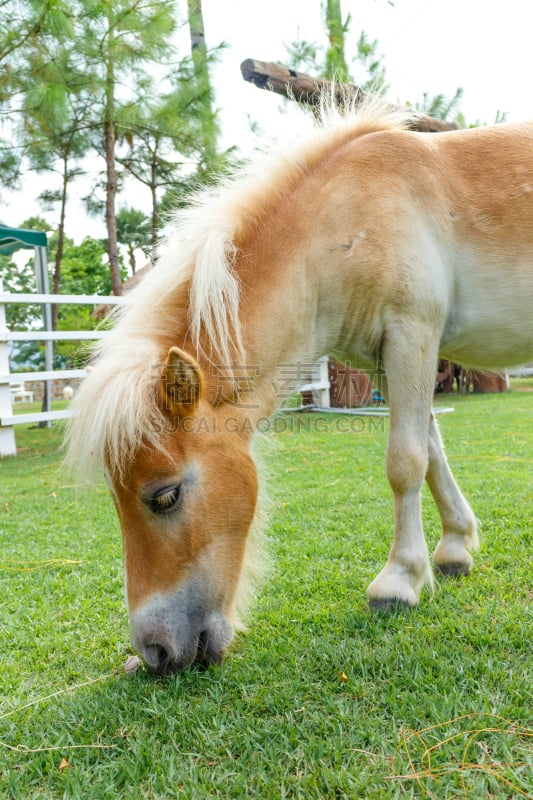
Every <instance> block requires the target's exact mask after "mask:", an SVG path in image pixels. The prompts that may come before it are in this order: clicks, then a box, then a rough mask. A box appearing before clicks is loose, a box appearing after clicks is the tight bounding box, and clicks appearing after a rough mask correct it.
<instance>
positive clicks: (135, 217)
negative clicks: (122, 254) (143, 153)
mask: <svg viewBox="0 0 533 800" xmlns="http://www.w3.org/2000/svg"><path fill="white" fill-rule="evenodd" d="M117 239H118V241H119V242H120V243H121V244H123V245H125V247H126V249H127V251H128V259H129V264H130V268H131V271H132V273H135V271H136V269H137V263H136V260H135V250H136V249H139V250H142V251H143V253H144V255H145V257H148V254H149V252H150V247H151V222H150V219H149V217H147V216H146V214H145V213H144V212H143V211H140V210H139V209H137V208H130V207H129V206H122V208H120V209H119V210H118V212H117ZM142 266H144V264H143V265H142Z"/></svg>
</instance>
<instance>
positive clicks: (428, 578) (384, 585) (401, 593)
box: [367, 563, 433, 608]
mask: <svg viewBox="0 0 533 800" xmlns="http://www.w3.org/2000/svg"><path fill="white" fill-rule="evenodd" d="M426 583H429V584H430V586H432V585H433V576H432V575H431V571H430V570H429V568H427V569H426V568H424V569H422V570H420V571H419V572H415V571H414V570H413V569H412V568H411V569H408V568H407V567H405V566H403V565H401V564H394V563H388V564H387V565H386V566H385V567H384V568H383V569H382V570H381V572H380V573H379V575H377V576H376V577H375V578H374V580H373V581H372V583H371V584H370V586H369V587H368V591H367V597H368V602H369V605H370V606H371V608H388V607H394V606H404V607H408V608H412V607H413V606H416V605H417V603H418V601H419V599H420V592H421V591H422V587H423V586H424V584H426Z"/></svg>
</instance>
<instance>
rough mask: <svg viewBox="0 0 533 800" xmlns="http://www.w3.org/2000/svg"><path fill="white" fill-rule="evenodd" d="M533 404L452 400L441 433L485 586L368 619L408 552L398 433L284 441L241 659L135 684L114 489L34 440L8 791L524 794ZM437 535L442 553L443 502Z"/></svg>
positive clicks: (333, 419)
mask: <svg viewBox="0 0 533 800" xmlns="http://www.w3.org/2000/svg"><path fill="white" fill-rule="evenodd" d="M524 388H529V389H531V388H532V382H531V381H530V382H529V386H527V387H524ZM531 398H532V395H531V391H529V392H527V391H523V392H519V391H512V392H511V393H509V394H508V395H485V396H476V397H474V396H468V397H454V405H455V407H456V410H455V412H454V413H453V414H447V415H444V416H442V417H441V418H440V419H441V429H442V433H443V436H444V439H445V441H446V443H447V450H448V456H449V460H450V463H451V464H452V467H453V468H454V470H455V472H456V474H457V477H458V479H459V481H460V483H461V485H462V487H463V490H464V491H465V493H466V495H467V496H468V497H469V498H470V499H471V501H472V503H473V505H474V508H475V510H476V513H477V514H478V516H479V517H480V519H481V523H482V533H483V535H482V549H481V552H480V553H479V554H478V555H477V556H476V562H475V567H474V570H473V573H472V575H471V576H469V577H468V578H463V579H458V580H444V579H439V580H438V581H437V584H436V587H435V597H434V598H433V599H432V598H431V597H430V596H429V593H426V594H425V595H424V596H423V598H422V601H421V603H420V605H419V607H417V608H416V609H413V610H412V611H411V612H409V613H400V612H397V613H391V614H385V613H378V612H374V613H369V612H368V610H367V608H366V598H365V588H366V586H367V584H368V582H369V581H370V580H371V578H372V577H373V576H374V575H375V574H376V572H377V570H379V568H380V567H381V566H382V565H383V563H384V561H385V559H386V557H387V552H388V548H389V544H390V537H391V520H392V500H391V498H390V493H389V489H388V486H387V482H386V480H385V476H384V467H383V461H384V453H385V447H386V437H387V429H388V423H387V422H386V421H382V420H377V421H375V420H374V421H372V422H370V420H368V419H366V420H362V419H361V418H359V420H357V425H354V428H353V429H352V430H349V429H346V428H344V430H343V429H342V426H343V425H346V417H340V416H339V417H337V416H331V415H328V416H327V417H326V416H324V417H320V416H318V415H309V416H305V417H300V416H299V417H298V419H300V420H304V421H305V420H306V419H307V420H310V421H311V423H312V422H313V421H315V422H316V421H317V420H318V421H319V422H320V423H321V424H317V425H314V426H313V424H311V425H310V427H309V429H308V430H307V429H306V428H305V426H303V427H301V428H300V429H299V432H296V428H293V429H292V431H291V425H292V424H294V423H290V424H285V427H283V426H281V425H280V426H279V428H278V430H279V432H278V433H277V434H273V435H272V436H271V440H270V441H264V442H262V443H259V445H260V450H261V454H262V457H263V460H264V461H266V464H267V466H268V469H269V473H270V495H271V500H270V511H269V517H270V520H269V526H268V550H269V554H270V566H269V569H268V571H267V575H266V576H265V578H264V581H263V585H262V588H261V591H260V593H259V596H258V598H257V600H256V602H255V605H254V608H253V610H252V613H251V615H250V620H249V623H250V624H249V629H248V631H247V632H246V633H244V634H241V635H240V636H239V637H238V638H237V640H236V641H235V643H234V644H233V646H232V648H231V652H230V653H229V655H228V658H227V659H226V662H225V663H224V665H223V666H222V667H211V668H209V669H208V670H206V671H202V670H200V669H191V670H189V671H187V672H185V673H183V674H181V675H177V676H175V677H173V678H169V679H162V678H158V677H154V676H152V675H150V674H149V673H147V672H146V671H145V670H144V669H140V670H139V671H138V672H137V673H136V674H135V675H133V676H129V677H128V676H126V675H124V672H123V664H124V662H125V660H126V657H127V655H128V654H129V653H130V649H129V645H128V638H129V633H128V624H127V617H126V611H125V608H124V603H123V593H122V589H123V573H122V565H121V536H120V531H119V527H118V522H117V519H116V514H115V511H114V508H113V504H112V501H111V498H110V496H109V493H108V491H107V489H106V487H105V485H104V484H103V482H102V484H100V485H97V486H94V487H91V488H88V487H85V488H83V490H80V488H79V487H77V488H75V487H73V486H72V485H71V482H70V481H69V480H68V479H67V478H66V476H64V475H62V474H61V472H60V471H59V470H58V464H59V456H58V447H59V444H60V440H61V436H60V433H58V431H57V429H55V428H53V429H51V430H49V429H43V430H33V429H31V428H29V427H27V426H19V427H17V440H18V444H19V448H20V451H19V455H18V456H17V457H16V458H13V459H7V460H5V461H3V462H2V463H1V465H0V470H1V474H2V479H1V480H2V505H1V507H0V551H1V552H2V560H1V562H0V574H1V578H2V584H3V593H2V632H3V649H2V669H1V670H0V697H2V708H1V709H0V782H1V785H2V787H3V793H4V795H5V797H6V798H9V799H10V800H41V798H46V800H63V798H68V800H108V798H114V797H117V798H118V797H120V798H124V799H125V800H172V799H173V798H180V800H183V799H185V800H204V799H205V800H207V798H232V800H233V798H235V800H239V799H240V800H244V799H245V798H249V799H250V800H252V798H253V800H257V798H261V800H279V799H280V798H293V799H294V800H326V799H327V800H329V798H332V800H333V798H338V800H354V798H365V800H398V799H399V798H413V800H414V798H421V799H423V798H435V797H438V798H439V800H440V798H442V799H443V800H444V798H450V799H451V798H456V800H466V798H468V800H487V798H490V797H493V798H509V799H510V798H515V797H525V796H528V794H529V793H530V776H531V767H532V761H533V751H532V747H531V741H532V740H531V708H530V702H529V700H530V696H531V685H532V679H533V675H532V672H533V645H532V638H531V597H530V589H531V531H532V530H533V519H532V508H533V503H531V496H530V495H531V485H532V461H531V448H532V431H531V422H530V421H531ZM439 402H441V401H440V400H439ZM445 402H446V403H447V402H449V401H448V400H445ZM287 419H288V418H287V417H283V418H282V420H284V421H285V422H286V421H287ZM290 419H292V420H294V419H295V417H291V418H290ZM354 420H356V418H352V421H354ZM382 422H383V424H381V423H382ZM228 501H231V498H228ZM424 523H425V527H426V533H427V537H428V542H429V545H430V549H432V548H433V546H434V545H435V543H436V541H437V539H438V536H439V533H440V530H439V528H440V524H439V520H438V518H437V515H436V512H435V510H434V507H433V504H432V502H431V498H430V495H429V492H426V493H425V503H424ZM528 726H529V727H528ZM63 759H65V760H66V762H67V763H66V764H65V762H64V761H63Z"/></svg>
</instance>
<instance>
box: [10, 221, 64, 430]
mask: <svg viewBox="0 0 533 800" xmlns="http://www.w3.org/2000/svg"><path fill="white" fill-rule="evenodd" d="M16 250H33V251H34V252H35V259H34V270H35V280H36V283H37V293H38V294H48V293H49V291H50V286H49V281H48V242H47V239H46V233H44V232H43V231H31V230H25V229H24V228H8V227H6V226H5V225H0V255H4V256H10V255H11V254H12V253H14V252H15V251H16ZM1 278H2V275H1V274H0V283H1ZM42 313H43V323H44V330H46V331H50V330H52V306H51V305H50V303H43V304H42ZM44 361H45V368H46V371H47V372H51V371H52V369H53V363H54V343H53V342H52V341H46V342H45V343H44ZM45 384H46V391H45V398H44V403H43V411H50V409H51V398H52V384H51V381H46V382H45ZM48 425H50V423H49V422H48ZM13 441H14V440H13Z"/></svg>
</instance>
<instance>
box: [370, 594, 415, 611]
mask: <svg viewBox="0 0 533 800" xmlns="http://www.w3.org/2000/svg"><path fill="white" fill-rule="evenodd" d="M368 607H369V608H370V609H371V610H372V611H386V612H393V611H408V610H409V609H411V608H412V607H413V606H411V605H410V604H409V603H407V602H406V601H405V600H400V598H399V597H379V598H376V599H375V600H369V601H368Z"/></svg>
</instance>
